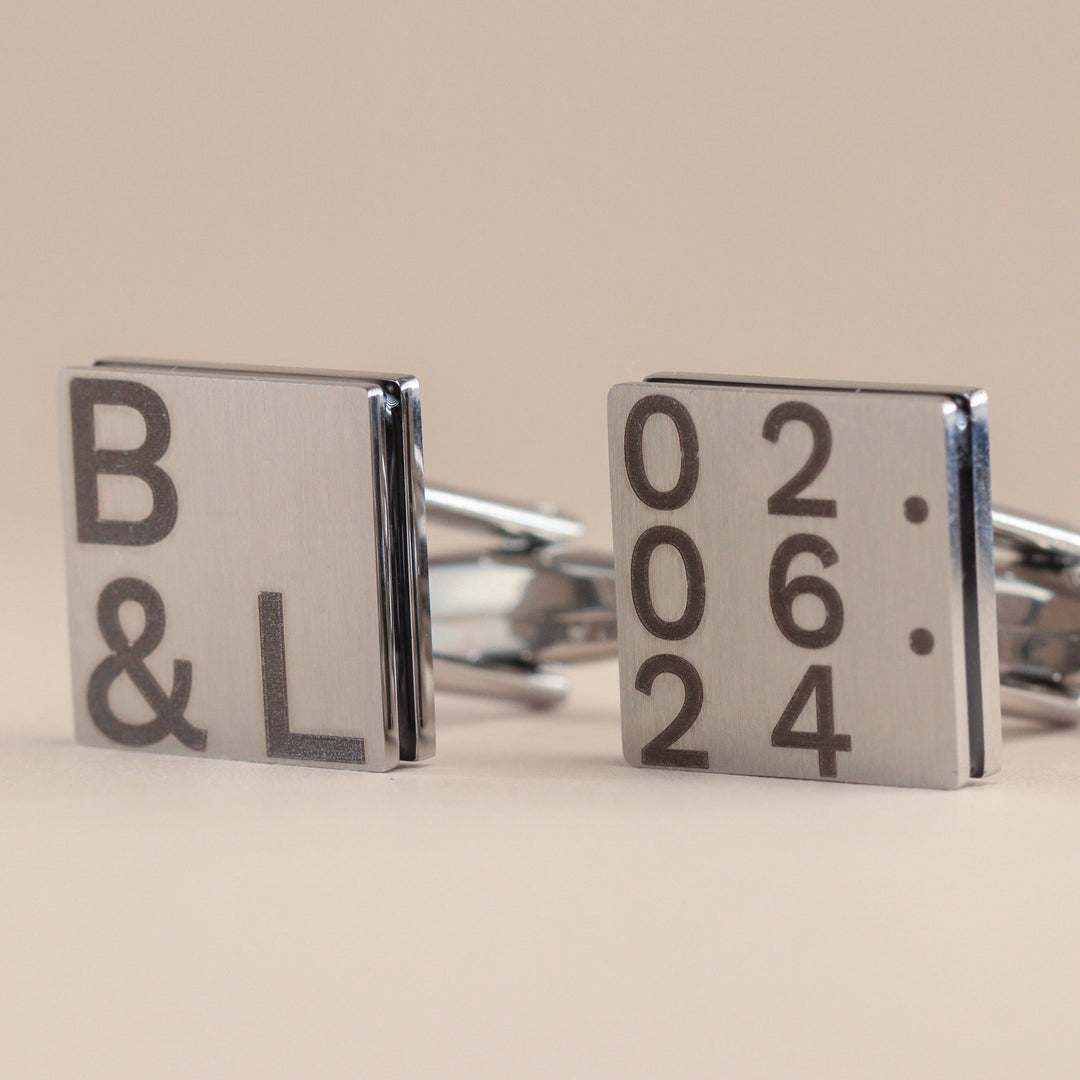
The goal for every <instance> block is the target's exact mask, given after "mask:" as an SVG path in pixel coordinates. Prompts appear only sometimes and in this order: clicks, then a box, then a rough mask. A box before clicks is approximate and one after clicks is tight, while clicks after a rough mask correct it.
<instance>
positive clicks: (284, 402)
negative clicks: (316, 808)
mask: <svg viewBox="0 0 1080 1080" xmlns="http://www.w3.org/2000/svg"><path fill="white" fill-rule="evenodd" d="M60 428H61V441H62V468H63V493H64V517H65V530H66V551H67V564H68V604H69V622H70V636H71V667H72V680H73V692H74V706H75V728H76V734H77V737H78V739H79V740H80V741H81V742H84V743H90V744H93V745H99V746H126V747H132V748H139V749H145V750H155V751H163V752H169V753H177V754H187V755H196V756H210V757H224V758H239V759H244V760H248V761H278V762H299V763H304V764H314V765H330V766H337V767H343V768H352V769H365V770H372V771H383V770H386V769H391V768H393V767H394V766H395V765H397V764H398V762H399V761H413V760H418V759H420V758H424V757H428V756H430V754H431V753H433V751H434V719H433V711H432V676H431V644H430V642H431V635H430V620H429V614H428V596H427V567H426V542H425V524H424V486H423V458H422V453H421V438H420V403H419V392H418V388H417V384H416V382H415V380H414V379H412V378H411V377H407V376H390V375H387V376H381V375H346V374H341V373H333V372H307V371H288V370H283V369H267V370H256V369H239V368H237V369H232V368H213V367H200V366H196V365H178V364H167V365H166V364H152V363H143V362H136V361H103V362H100V363H99V364H97V365H95V366H94V367H93V368H85V369H68V370H66V371H64V372H62V373H61V378H60Z"/></svg>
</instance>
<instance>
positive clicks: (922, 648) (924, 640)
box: [911, 626, 934, 656]
mask: <svg viewBox="0 0 1080 1080" xmlns="http://www.w3.org/2000/svg"><path fill="white" fill-rule="evenodd" d="M911 651H912V652H913V653H914V654H915V655H916V656H928V655H929V654H930V653H932V652H933V651H934V635H933V634H931V633H930V631H929V630H924V629H923V628H922V627H921V626H920V627H918V628H917V629H915V630H912V631H911Z"/></svg>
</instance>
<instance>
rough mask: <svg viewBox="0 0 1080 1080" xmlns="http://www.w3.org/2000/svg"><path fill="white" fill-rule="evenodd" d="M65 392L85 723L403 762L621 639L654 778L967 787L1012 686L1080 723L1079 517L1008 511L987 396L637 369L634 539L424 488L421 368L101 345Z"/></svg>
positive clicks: (624, 686)
mask: <svg viewBox="0 0 1080 1080" xmlns="http://www.w3.org/2000/svg"><path fill="white" fill-rule="evenodd" d="M60 409H61V431H62V435H63V464H64V506H65V522H66V532H67V561H68V599H69V622H70V639H71V656H72V678H73V690H74V706H75V723H76V732H77V736H78V738H79V740H80V741H82V742H85V743H90V744H94V745H107V746H115V745H121V746H127V747H134V748H142V749H153V750H158V751H167V752H172V753H180V754H187V755H204V756H212V757H224V758H237V759H243V760H250V761H279V762H303V763H308V764H321V765H332V766H339V767H346V768H353V769H366V770H373V771H384V770H388V769H392V768H394V767H395V766H396V765H397V764H398V763H399V762H402V761H418V760H421V759H424V758H427V757H430V756H431V755H432V754H433V753H434V748H435V740H434V726H435V717H434V707H433V690H434V688H435V686H438V687H439V689H440V690H443V689H445V690H453V691H461V692H466V693H474V694H483V695H491V696H496V697H502V698H506V699H510V700H516V701H521V702H524V703H527V704H531V705H534V706H547V705H552V704H555V703H557V702H558V701H559V700H561V698H562V697H563V696H564V695H565V692H566V680H565V676H563V675H562V674H561V672H560V671H559V670H558V667H559V665H560V664H562V663H565V662H573V661H583V660H590V659H597V658H600V657H603V656H608V655H612V654H613V653H614V652H615V651H616V650H617V651H618V655H619V667H620V681H621V698H622V723H623V746H624V751H625V755H626V759H627V761H628V762H629V763H630V764H632V765H645V766H654V767H661V768H675V769H685V770H708V771H712V772H728V773H747V774H757V775H769V776H787V777H804V778H825V779H832V780H842V781H856V782H864V783H880V784H894V785H903V786H917V787H936V788H955V787H959V786H962V785H963V784H965V783H967V782H968V780H969V779H971V778H973V777H981V776H986V775H989V774H991V773H993V772H994V771H996V770H997V769H998V767H999V762H1000V750H1001V706H1002V702H1003V701H1004V703H1005V705H1006V706H1007V707H1008V708H1009V709H1010V710H1012V711H1015V712H1020V713H1025V714H1028V715H1032V716H1036V717H1041V718H1048V719H1064V720H1070V721H1071V720H1075V719H1077V717H1078V716H1080V705H1078V700H1080V695H1078V688H1077V686H1076V685H1075V680H1076V675H1077V672H1080V577H1078V574H1080V569H1078V568H1080V536H1077V535H1076V534H1073V533H1071V532H1070V531H1068V530H1067V529H1064V528H1060V527H1057V526H1051V525H1046V524H1043V523H1040V522H1034V521H1030V520H1028V519H1026V518H1023V517H1021V516H1019V515H1016V514H1010V513H1005V512H1001V511H994V510H993V509H992V507H991V503H990V478H989V454H988V440H987V419H986V399H985V395H983V394H982V393H981V392H980V391H974V390H971V391H969V390H956V389H949V388H927V387H904V386H856V385H840V384H826V383H795V382H784V381H779V380H767V379H744V378H731V379H727V378H718V377H712V376H705V375H660V376H654V377H652V378H650V379H648V380H646V381H645V382H642V383H633V384H624V385H620V386H616V387H615V388H614V389H613V390H612V391H611V394H610V396H609V400H608V412H609V430H610V459H611V487H612V509H613V519H614V525H615V529H614V535H615V552H614V559H612V558H611V556H610V555H605V554H590V553H588V552H584V551H580V550H578V549H577V548H575V547H574V546H573V545H572V543H570V542H571V541H573V540H576V539H578V538H579V537H580V536H581V533H582V529H581V526H580V524H579V523H578V522H576V521H574V520H573V519H571V518H567V517H564V516H561V515H559V514H557V513H552V512H548V511H546V510H541V509H536V508H532V507H527V506H519V505H515V504H512V503H504V502H499V501H495V500H489V499H484V498H481V497H478V496H474V495H469V494H465V493H461V492H456V491H452V490H444V489H436V488H425V484H424V469H423V453H422V441H421V424H420V399H419V388H418V386H417V383H416V380H415V379H413V378H411V377H407V376H396V375H359V374H355V375H353V374H344V373H339V372H319V371H291V370H284V369H272V368H269V369H254V368H252V369H243V368H222V367H204V366H199V365H190V364H158V363H149V362H137V361H102V362H99V363H98V364H96V365H94V366H93V367H91V368H81V369H77V368H73V369H68V370H66V371H64V372H63V373H62V376H61V402H60ZM429 519H431V520H433V521H440V522H444V523H448V524H451V525H457V526H461V527H463V528H468V529H473V530H480V531H482V532H484V533H485V534H487V535H489V536H490V537H492V538H493V539H492V542H491V543H490V544H489V545H487V546H485V547H484V548H483V549H482V550H480V551H478V552H475V553H470V554H468V555H464V556H450V557H441V558H432V559H430V560H429V558H428V552H427V540H426V527H427V526H426V523H427V521H428V520H429Z"/></svg>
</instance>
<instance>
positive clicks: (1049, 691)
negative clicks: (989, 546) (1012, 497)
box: [994, 509, 1080, 723]
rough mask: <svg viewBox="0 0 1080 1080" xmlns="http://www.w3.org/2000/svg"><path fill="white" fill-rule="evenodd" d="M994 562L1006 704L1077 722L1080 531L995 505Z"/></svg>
mask: <svg viewBox="0 0 1080 1080" xmlns="http://www.w3.org/2000/svg"><path fill="white" fill-rule="evenodd" d="M994 562H995V567H996V571H997V617H998V657H999V662H1000V665H1001V701H1002V708H1003V710H1004V711H1005V712H1006V713H1011V714H1013V715H1016V716H1027V717H1031V718H1033V719H1041V720H1049V721H1058V722H1067V723H1076V722H1078V721H1080V533H1076V532H1073V531H1072V530H1071V529H1068V528H1065V527H1064V526H1061V525H1056V524H1051V523H1049V522H1042V521H1035V520H1033V519H1031V518H1029V517H1025V516H1023V515H1021V514H1018V513H1016V512H1014V511H1012V510H1003V509H1002V510H995V511H994Z"/></svg>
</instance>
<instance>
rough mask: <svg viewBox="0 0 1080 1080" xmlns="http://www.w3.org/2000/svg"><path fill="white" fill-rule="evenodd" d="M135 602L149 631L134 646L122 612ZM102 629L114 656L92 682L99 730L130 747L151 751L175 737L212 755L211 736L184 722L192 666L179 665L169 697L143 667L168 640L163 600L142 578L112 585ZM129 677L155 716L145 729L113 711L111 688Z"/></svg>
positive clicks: (101, 610)
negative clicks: (209, 749) (208, 742)
mask: <svg viewBox="0 0 1080 1080" xmlns="http://www.w3.org/2000/svg"><path fill="white" fill-rule="evenodd" d="M128 600H131V601H134V602H135V603H136V604H138V605H139V606H140V607H141V608H142V609H143V615H144V617H145V625H144V626H143V630H142V633H141V634H139V636H138V637H137V638H136V639H135V640H134V641H128V637H127V634H126V633H125V632H124V628H123V627H122V626H121V625H120V608H121V605H123V604H124V603H125V602H126V601H128ZM97 618H98V626H99V627H100V629H101V636H102V637H103V638H104V639H105V643H106V644H107V645H108V646H109V648H110V649H112V655H111V656H107V657H105V659H104V660H102V661H101V663H100V664H98V666H97V667H96V668H95V669H94V673H93V674H92V675H91V676H90V685H89V687H88V689H87V694H86V699H87V705H88V706H89V708H90V717H91V719H92V720H93V721H94V723H95V724H96V725H97V727H98V729H99V730H100V731H101V732H102V733H103V734H104V735H106V736H108V737H109V738H110V739H112V740H113V741H114V742H118V743H123V744H124V745H125V746H150V745H152V744H153V743H156V742H160V741H161V740H162V739H164V738H166V737H167V736H169V735H175V736H176V737H177V738H178V739H179V740H180V742H182V743H183V744H184V746H186V747H188V748H189V749H190V750H205V749H206V732H205V731H204V730H203V729H202V728H197V727H195V725H194V724H191V723H189V722H188V720H187V719H186V718H185V717H184V709H186V708H187V703H188V698H189V697H190V695H191V663H190V661H188V660H174V661H173V685H172V691H171V693H169V694H166V693H165V691H164V690H163V689H162V688H161V685H160V684H159V683H158V681H157V679H155V678H154V676H153V675H152V674H151V672H150V670H149V668H147V666H146V664H144V663H143V661H144V660H145V659H146V657H148V656H149V655H150V654H151V653H152V652H153V651H154V650H155V649H156V648H157V647H158V646H159V645H160V644H161V639H162V638H163V637H164V636H165V604H164V603H163V602H162V599H161V597H160V595H158V593H157V591H156V590H155V589H154V588H153V587H152V586H151V585H148V584H147V583H146V582H145V581H140V580H139V579H138V578H118V579H117V580H116V581H113V582H111V583H110V584H108V585H106V586H105V588H104V589H103V590H102V592H101V596H100V597H99V599H98V610H97ZM124 673H126V674H127V676H128V678H129V679H131V681H132V682H133V683H134V684H135V688H136V689H137V690H138V691H139V693H140V694H142V696H143V698H144V699H145V700H146V703H147V704H148V705H149V706H150V708H151V709H153V711H154V718H153V719H152V720H148V721H146V722H145V723H142V724H129V723H127V722H126V721H124V720H121V719H120V718H119V717H118V716H117V715H116V713H114V712H113V711H112V707H111V706H110V705H109V687H110V686H112V684H113V683H114V682H115V681H116V680H117V679H118V678H119V677H120V676H121V675H122V674H124Z"/></svg>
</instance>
